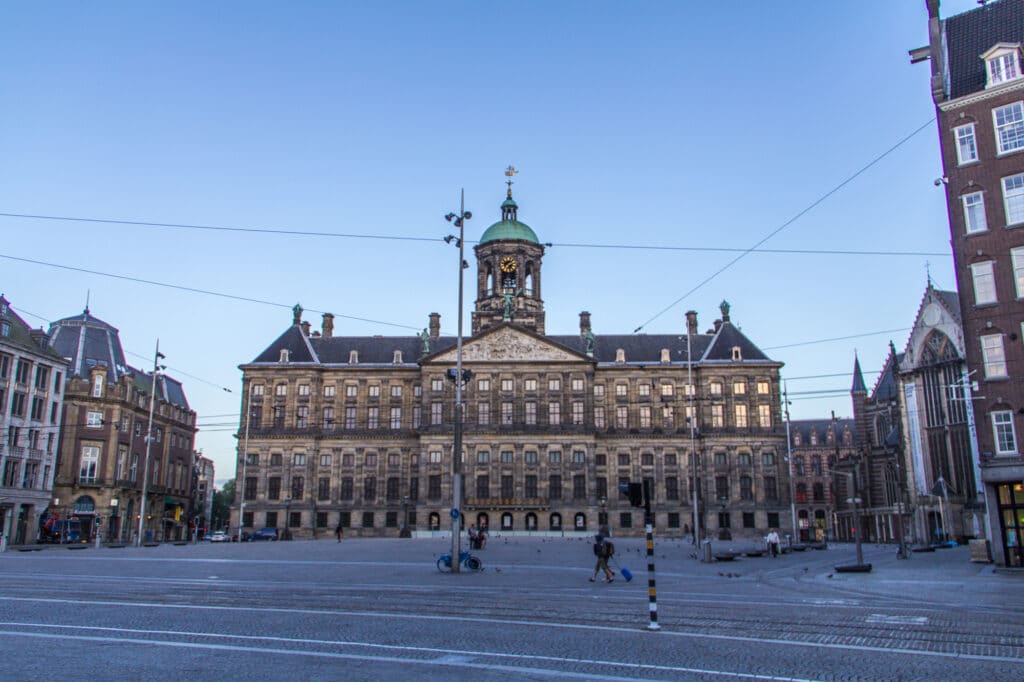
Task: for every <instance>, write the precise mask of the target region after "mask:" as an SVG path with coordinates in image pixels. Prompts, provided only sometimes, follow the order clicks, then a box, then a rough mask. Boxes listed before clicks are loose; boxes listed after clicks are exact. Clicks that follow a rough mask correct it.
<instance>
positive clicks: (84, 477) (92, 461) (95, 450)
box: [78, 445, 100, 483]
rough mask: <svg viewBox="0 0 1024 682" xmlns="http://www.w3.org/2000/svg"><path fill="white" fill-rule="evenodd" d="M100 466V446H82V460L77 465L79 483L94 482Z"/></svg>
mask: <svg viewBox="0 0 1024 682" xmlns="http://www.w3.org/2000/svg"><path fill="white" fill-rule="evenodd" d="M99 468H100V448H99V447H97V446H95V445H83V446H82V461H81V463H80V464H79V466H78V481H79V482H80V483H95V482H96V480H97V472H98V471H99Z"/></svg>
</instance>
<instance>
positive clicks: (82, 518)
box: [75, 495, 96, 540]
mask: <svg viewBox="0 0 1024 682" xmlns="http://www.w3.org/2000/svg"><path fill="white" fill-rule="evenodd" d="M75 516H76V517H77V518H78V522H79V528H80V531H79V532H80V534H81V535H80V537H81V538H82V540H92V534H93V530H94V528H95V520H96V500H94V499H92V498H91V497H90V496H88V495H82V496H81V497H79V498H78V499H77V500H75Z"/></svg>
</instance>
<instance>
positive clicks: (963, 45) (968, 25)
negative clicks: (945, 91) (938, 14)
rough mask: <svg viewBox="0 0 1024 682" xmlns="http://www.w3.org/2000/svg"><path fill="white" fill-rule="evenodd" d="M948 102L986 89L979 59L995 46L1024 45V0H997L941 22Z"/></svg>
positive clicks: (982, 68) (983, 64)
mask: <svg viewBox="0 0 1024 682" xmlns="http://www.w3.org/2000/svg"><path fill="white" fill-rule="evenodd" d="M943 25H944V26H943V27H944V34H945V35H944V37H945V40H944V41H943V42H944V47H945V49H946V51H947V54H946V64H947V66H946V69H947V71H948V79H949V80H948V88H949V97H950V99H956V98H958V97H963V96H964V95H970V94H971V93H974V92H980V91H981V90H984V89H985V62H984V61H982V59H981V55H982V53H984V52H985V51H986V50H988V49H989V48H991V47H992V46H993V45H995V44H996V43H1021V42H1024V0H1000V1H999V2H989V3H987V4H986V5H985V6H983V7H979V8H977V9H974V10H971V11H969V12H964V13H963V14H957V15H955V16H952V17H949V18H948V19H946V20H944V21H943Z"/></svg>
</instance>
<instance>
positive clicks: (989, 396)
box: [911, 0, 1024, 566]
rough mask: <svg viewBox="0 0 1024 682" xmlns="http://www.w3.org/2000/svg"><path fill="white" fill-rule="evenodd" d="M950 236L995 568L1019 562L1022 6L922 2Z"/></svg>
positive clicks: (1023, 521) (1023, 489) (1020, 1)
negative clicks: (942, 12)
mask: <svg viewBox="0 0 1024 682" xmlns="http://www.w3.org/2000/svg"><path fill="white" fill-rule="evenodd" d="M926 4H927V8H928V16H929V24H928V28H929V31H928V33H929V44H928V46H926V47H922V48H919V49H917V50H912V51H911V59H912V61H924V60H930V64H931V93H932V99H933V100H934V102H935V111H936V118H937V121H938V132H939V141H940V147H941V151H942V164H943V177H942V178H940V179H939V180H937V181H936V182H937V184H944V186H945V190H946V199H947V205H948V212H949V229H950V235H951V243H952V247H953V259H954V264H955V266H956V279H957V289H958V291H959V296H960V313H961V316H962V319H963V331H964V338H965V345H966V356H967V365H968V367H969V368H970V369H971V370H972V371H973V373H972V374H971V379H972V381H973V384H972V385H970V386H969V387H968V389H969V390H968V395H967V399H968V400H971V401H973V404H974V409H975V412H976V414H977V421H978V443H979V447H980V456H981V476H982V480H983V482H984V484H985V497H986V508H987V512H988V523H989V537H991V538H993V555H994V558H995V560H996V562H997V563H999V564H1005V565H1012V566H1024V549H1022V546H1024V458H1022V456H1021V453H1022V450H1021V445H1020V437H1019V435H1018V431H1020V427H1021V426H1022V424H1024V421H1022V419H1024V342H1022V336H1024V328H1022V326H1021V325H1022V323H1024V229H1022V228H1024V72H1022V66H1024V63H1022V52H1021V46H1022V43H1024V0H1000V1H998V2H987V3H983V4H982V6H981V7H978V8H977V9H974V10H971V11H969V12H964V13H963V14H958V15H956V16H952V17H949V18H946V19H940V17H939V2H938V0H927V1H926Z"/></svg>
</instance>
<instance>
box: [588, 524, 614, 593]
mask: <svg viewBox="0 0 1024 682" xmlns="http://www.w3.org/2000/svg"><path fill="white" fill-rule="evenodd" d="M594 556H595V557H597V562H596V563H595V564H594V575H592V576H591V577H590V582H595V581H596V580H597V574H598V573H600V572H602V571H604V576H605V582H609V583H610V582H612V581H613V580H614V579H615V572H614V571H613V570H612V569H610V568H608V560H609V559H611V558H612V557H613V556H615V545H614V544H612V542H611V540H607V539H606V538H605V537H604V536H603V535H601V534H600V533H598V534H597V535H595V536H594Z"/></svg>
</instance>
